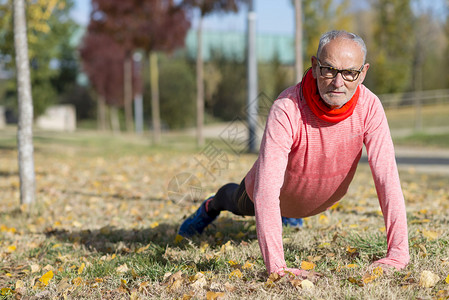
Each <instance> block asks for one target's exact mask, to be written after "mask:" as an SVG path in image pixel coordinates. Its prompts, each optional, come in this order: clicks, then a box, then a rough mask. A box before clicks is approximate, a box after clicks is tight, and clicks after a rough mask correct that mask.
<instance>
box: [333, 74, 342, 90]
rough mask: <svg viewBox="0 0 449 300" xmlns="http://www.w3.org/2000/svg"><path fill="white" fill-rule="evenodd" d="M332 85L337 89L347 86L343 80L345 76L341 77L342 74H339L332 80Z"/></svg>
mask: <svg viewBox="0 0 449 300" xmlns="http://www.w3.org/2000/svg"><path fill="white" fill-rule="evenodd" d="M332 84H333V85H334V86H335V87H341V86H343V85H344V84H345V81H344V79H343V76H342V75H341V73H337V76H335V77H334V79H333V80H332Z"/></svg>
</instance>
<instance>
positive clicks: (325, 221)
mask: <svg viewBox="0 0 449 300" xmlns="http://www.w3.org/2000/svg"><path fill="white" fill-rule="evenodd" d="M318 222H319V223H320V224H322V225H327V224H329V218H328V217H327V216H326V215H320V217H319V219H318Z"/></svg>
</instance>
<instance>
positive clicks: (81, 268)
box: [78, 263, 86, 274]
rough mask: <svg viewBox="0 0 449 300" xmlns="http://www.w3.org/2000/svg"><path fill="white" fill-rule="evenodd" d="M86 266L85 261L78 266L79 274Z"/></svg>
mask: <svg viewBox="0 0 449 300" xmlns="http://www.w3.org/2000/svg"><path fill="white" fill-rule="evenodd" d="M85 266H86V264H85V263H82V264H81V266H80V267H79V268H78V274H81V273H83V270H84V267H85Z"/></svg>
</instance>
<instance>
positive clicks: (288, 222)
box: [282, 217, 304, 228]
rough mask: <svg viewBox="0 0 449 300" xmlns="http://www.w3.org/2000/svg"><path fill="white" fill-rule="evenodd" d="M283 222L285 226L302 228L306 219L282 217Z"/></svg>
mask: <svg viewBox="0 0 449 300" xmlns="http://www.w3.org/2000/svg"><path fill="white" fill-rule="evenodd" d="M282 224H283V225H284V226H290V227H296V228H301V227H302V226H303V225H304V220H303V219H301V218H286V217H282Z"/></svg>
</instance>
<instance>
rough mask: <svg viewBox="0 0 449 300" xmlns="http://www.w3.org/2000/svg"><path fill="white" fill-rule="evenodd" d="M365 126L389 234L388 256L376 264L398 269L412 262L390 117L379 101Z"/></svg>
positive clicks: (374, 175) (375, 180) (375, 182)
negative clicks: (389, 122)
mask: <svg viewBox="0 0 449 300" xmlns="http://www.w3.org/2000/svg"><path fill="white" fill-rule="evenodd" d="M365 124H366V125H365V126H366V127H365V128H366V131H365V140H364V142H365V145H366V150H367V154H368V162H369V165H370V168H371V172H372V175H373V179H374V184H375V187H376V191H377V196H378V198H379V204H380V207H381V210H382V213H383V216H384V222H385V229H386V233H387V245H388V252H387V256H386V257H385V258H383V259H381V260H379V261H377V262H379V263H384V264H388V265H391V266H394V267H395V268H396V269H398V270H399V269H402V268H404V267H405V266H406V265H407V264H408V262H409V260H410V256H409V246H408V231H407V216H406V210H405V203H404V196H403V193H402V189H401V184H400V180H399V174H398V170H397V165H396V159H395V154H394V147H393V142H392V139H391V134H390V130H389V127H388V122H387V118H386V116H385V112H384V110H383V108H382V105H381V103H380V100H378V99H377V98H376V101H375V102H374V104H373V105H372V107H370V109H369V111H368V114H367V119H366V120H365Z"/></svg>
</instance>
